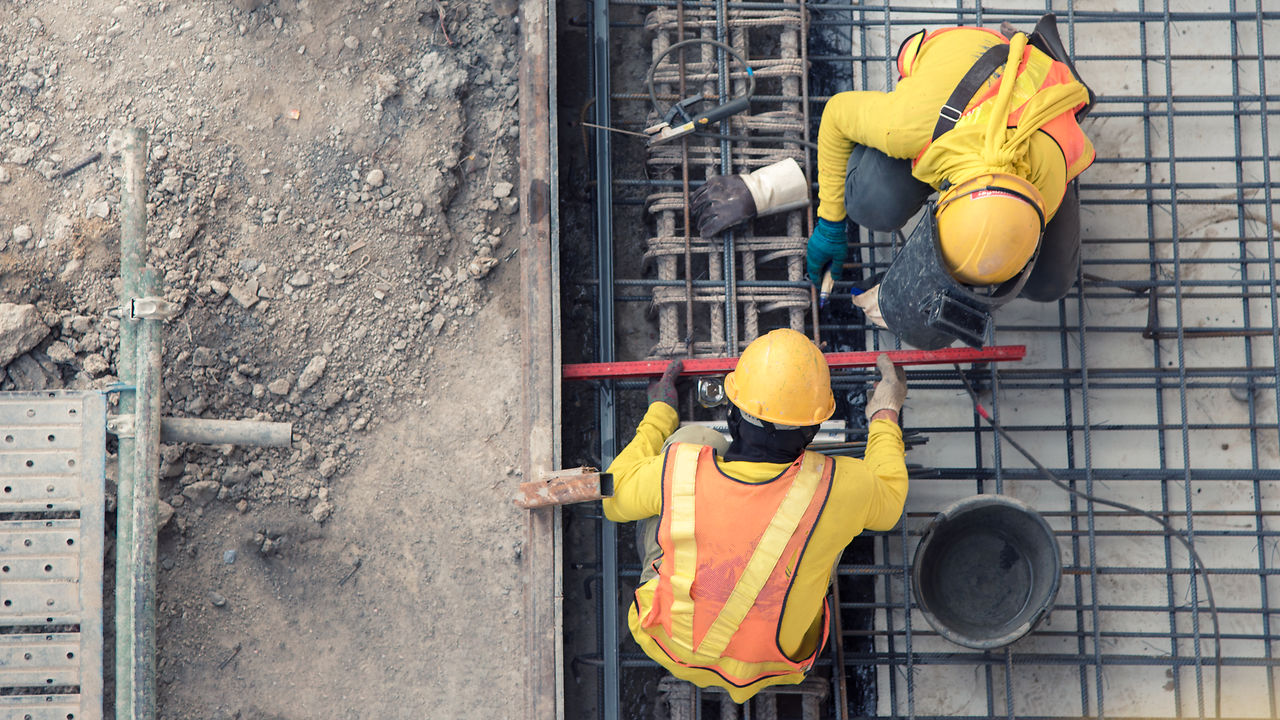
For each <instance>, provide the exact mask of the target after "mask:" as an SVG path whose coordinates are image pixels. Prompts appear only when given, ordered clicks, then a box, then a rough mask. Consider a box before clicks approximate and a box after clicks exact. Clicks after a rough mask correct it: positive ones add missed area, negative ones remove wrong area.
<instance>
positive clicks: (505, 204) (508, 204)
mask: <svg viewBox="0 0 1280 720" xmlns="http://www.w3.org/2000/svg"><path fill="white" fill-rule="evenodd" d="M498 207H499V208H501V210H502V214H503V215H515V214H516V211H517V210H519V209H520V199H519V198H517V197H515V196H514V195H513V196H511V197H504V198H502V199H501V200H499V201H498Z"/></svg>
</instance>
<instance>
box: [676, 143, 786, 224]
mask: <svg viewBox="0 0 1280 720" xmlns="http://www.w3.org/2000/svg"><path fill="white" fill-rule="evenodd" d="M689 202H690V208H691V209H692V210H693V214H694V217H695V218H697V222H698V233H699V234H701V235H702V237H704V238H709V237H713V236H715V235H719V234H720V233H722V232H724V231H725V230H727V229H729V228H731V227H733V226H734V225H737V224H738V223H741V222H744V221H747V220H750V219H751V218H754V217H761V216H764V215H772V214H774V213H780V212H785V211H787V210H795V209H796V208H802V207H805V206H806V205H808V204H809V183H808V182H807V181H806V180H805V179H804V171H802V170H801V169H800V164H799V163H797V162H796V161H795V160H793V159H791V158H787V159H786V160H782V161H779V162H776V163H774V164H772V165H769V166H766V167H762V168H760V169H759V170H756V171H755V172H753V173H751V174H749V175H717V176H716V177H713V178H711V179H710V180H708V181H706V182H705V183H703V185H702V187H700V188H698V189H697V190H695V191H694V192H693V195H692V196H691V197H690V198H689Z"/></svg>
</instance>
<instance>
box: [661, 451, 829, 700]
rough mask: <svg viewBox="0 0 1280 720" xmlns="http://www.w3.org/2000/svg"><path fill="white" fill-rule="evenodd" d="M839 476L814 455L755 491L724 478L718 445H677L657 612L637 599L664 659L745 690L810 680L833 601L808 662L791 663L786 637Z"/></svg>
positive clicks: (671, 454)
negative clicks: (802, 569)
mask: <svg viewBox="0 0 1280 720" xmlns="http://www.w3.org/2000/svg"><path fill="white" fill-rule="evenodd" d="M834 471H835V463H834V462H833V461H832V460H831V459H829V458H826V457H824V456H823V455H821V454H819V453H814V452H805V453H804V455H802V456H801V457H800V458H799V459H798V460H796V462H794V463H792V464H791V466H790V467H789V468H787V470H786V471H785V472H783V473H782V474H781V475H779V476H778V477H776V478H774V479H773V480H770V481H768V482H764V483H746V482H742V481H740V480H735V479H733V478H731V477H729V476H727V475H725V474H724V473H723V472H721V471H720V468H719V466H718V465H717V464H716V459H715V451H714V450H713V449H712V448H710V447H706V446H701V445H692V444H687V443H673V444H672V445H671V447H669V448H668V449H667V452H666V457H665V460H664V466H663V476H662V516H661V520H660V522H659V525H658V544H659V546H660V547H661V548H662V563H661V565H660V566H659V567H658V574H657V576H656V577H654V578H653V579H651V580H649V582H648V583H647V584H648V585H652V586H653V593H652V604H651V605H648V606H646V603H644V602H643V600H642V599H641V598H642V595H641V594H640V593H637V595H636V605H637V607H636V611H637V613H638V617H639V618H640V627H641V629H642V630H643V631H644V632H645V633H647V634H648V635H649V636H650V637H652V638H653V640H654V641H655V643H656V644H657V646H658V648H659V649H660V650H661V652H662V653H665V655H666V658H665V659H664V658H661V657H655V658H654V659H655V660H658V661H659V662H660V663H662V664H663V665H666V666H668V668H670V667H672V666H680V667H684V668H695V669H703V670H708V671H711V672H713V673H715V674H716V675H717V676H719V678H720V679H722V680H723V682H724V683H727V684H729V685H732V686H734V687H739V688H742V687H746V686H748V685H752V684H753V683H757V682H760V681H761V680H765V679H769V680H770V681H769V682H768V683H766V684H767V685H775V684H794V683H798V682H800V681H801V680H803V679H804V676H805V673H807V672H808V671H809V669H810V668H811V667H813V662H814V660H815V659H816V658H817V656H818V653H819V652H820V651H821V650H822V648H823V646H825V645H826V641H827V626H828V621H829V613H830V609H829V608H828V607H827V603H826V600H825V599H824V600H823V606H822V627H823V634H822V640H821V642H820V643H819V644H818V646H817V647H815V648H814V650H813V652H812V653H810V654H809V655H808V657H805V658H803V659H801V660H799V661H796V660H792V659H791V658H789V657H787V655H786V653H784V652H783V651H782V649H781V648H780V647H779V643H778V633H779V629H780V627H781V624H782V614H783V609H784V608H785V607H786V602H787V595H788V592H789V591H790V589H791V579H792V577H793V576H794V575H795V572H796V569H797V568H798V567H799V566H800V561H801V559H802V557H803V555H804V550H805V547H806V546H807V544H808V540H809V536H810V535H811V534H812V533H813V528H814V526H815V525H816V524H817V522H818V516H819V515H821V513H822V508H823V507H824V506H825V504H826V500H827V495H828V494H829V492H830V490H831V478H832V474H833V473H834ZM646 594H647V593H646ZM668 661H669V662H668ZM698 684H702V683H698ZM716 684H719V683H716ZM762 687H763V686H762Z"/></svg>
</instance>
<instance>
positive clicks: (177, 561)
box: [0, 0, 523, 719]
mask: <svg viewBox="0 0 1280 720" xmlns="http://www.w3.org/2000/svg"><path fill="white" fill-rule="evenodd" d="M516 7H517V6H516V2H515V0H494V1H493V2H463V1H461V0H450V1H448V2H445V1H444V0H441V1H439V2H434V1H417V2H415V1H413V0H383V1H380V2H372V1H370V0H364V1H361V0H345V1H343V2H322V1H319V0H310V1H309V0H274V1H273V2H260V0H234V1H232V0H196V1H192V2H152V1H150V0H113V1H112V2H99V1H96V0H74V1H72V0H49V1H43V2H24V1H22V0H17V1H16V2H8V3H4V4H3V5H0V48H3V50H2V51H0V313H5V312H8V313H11V314H13V313H19V312H20V310H18V309H15V308H21V306H24V305H34V307H35V312H34V313H31V312H29V311H28V314H27V315H26V316H23V317H17V316H16V315H15V317H17V319H16V320H14V322H18V323H22V322H26V323H27V324H28V327H27V328H26V330H25V331H24V332H25V334H23V333H18V335H20V336H21V337H18V336H15V337H17V340H16V341H15V342H20V344H21V345H22V346H25V347H19V348H18V349H17V352H18V353H19V354H17V355H16V356H14V357H13V358H6V357H0V364H4V371H3V372H0V388H2V389H5V390H12V389H38V388H59V387H68V388H105V387H107V386H109V385H110V384H111V383H113V382H115V377H114V373H115V359H116V358H115V353H116V351H117V348H118V323H117V322H116V321H115V320H114V319H112V318H111V317H110V316H109V315H108V311H109V310H110V309H111V308H112V307H113V306H114V305H115V304H116V302H117V301H116V296H117V293H118V288H119V279H118V273H119V269H118V268H119V265H118V257H119V219H120V218H119V208H118V203H119V194H118V189H117V188H118V186H117V183H116V180H115V176H114V169H115V168H116V167H117V166H118V160H116V159H115V158H113V157H111V155H110V148H109V144H110V143H109V140H110V136H111V133H112V132H113V131H115V130H118V129H120V128H122V127H126V126H130V125H136V126H140V127H144V128H146V129H147V130H148V132H149V133H150V142H151V145H150V147H151V150H150V163H149V165H148V181H149V183H150V186H151V192H150V196H149V198H148V210H149V213H148V216H149V217H148V222H149V228H148V229H149V240H150V243H151V244H152V247H153V250H152V255H151V265H152V266H154V267H155V268H156V269H157V270H158V272H159V275H160V277H162V278H163V287H164V290H165V295H166V297H167V298H168V299H170V300H172V301H174V302H177V303H179V304H181V305H182V307H183V312H182V314H181V315H179V316H178V317H177V318H176V319H174V320H173V321H171V322H169V323H168V325H167V327H166V331H165V339H164V342H165V352H164V363H165V390H166V393H167V397H166V399H165V402H164V410H165V413H166V414H169V415H178V416H192V417H207V418H255V419H260V420H272V421H288V422H292V423H293V424H294V433H295V438H296V440H295V442H294V446H293V448H292V449H291V450H281V449H274V450H255V449H246V448H234V447H229V446H223V447H196V446H165V448H164V458H163V459H164V465H163V467H162V480H161V488H160V490H161V493H160V495H161V498H162V499H163V501H164V502H165V505H164V506H162V508H161V509H162V516H163V515H167V514H168V510H169V509H172V511H173V512H172V516H171V517H170V518H169V519H168V521H167V524H166V526H165V527H164V528H163V529H162V531H161V547H160V551H161V552H160V558H161V570H160V575H159V613H158V623H159V671H158V672H159V692H160V695H159V707H160V716H161V717H162V718H246V719H247V718H254V719H294V718H299V719H300V718H321V717H323V718H424V717H425V718H462V717H484V718H514V717H518V714H519V710H518V708H519V707H520V706H521V705H520V702H521V698H522V694H521V688H522V675H521V673H522V671H523V651H522V644H521V643H522V625H521V623H522V618H521V613H522V612H523V606H522V600H521V584H520V575H519V573H520V562H521V550H522V548H521V538H522V534H523V517H522V516H521V514H520V513H521V512H522V511H519V510H517V509H515V508H514V507H513V506H512V505H511V502H510V496H511V494H510V491H511V486H512V484H513V482H514V481H515V480H517V479H518V477H517V476H518V473H519V471H518V470H517V469H516V466H517V465H518V463H519V452H520V450H519V448H520V447H521V444H522V441H523V438H521V437H520V436H519V429H518V428H519V422H518V421H516V420H513V416H515V415H517V413H516V409H517V408H518V405H519V403H520V386H519V377H520V365H519V363H520V360H519V322H520V312H521V307H520V305H519V303H518V301H517V299H516V294H517V292H518V289H519V278H518V265H517V264H518V262H519V258H518V257H516V256H515V254H514V248H515V245H516V243H515V233H516V226H517V217H518V216H517V214H516V213H517V210H518V208H517V205H516V202H517V201H516V198H515V196H514V193H513V190H512V184H514V183H515V182H516V180H517V177H518V172H519V168H518V167H517V164H516V151H517V147H518V143H519V129H518V128H517V126H516V125H517V123H516V118H517V107H516V93H517V90H516V66H517V61H518V57H517V52H516V47H517V42H516V40H517V38H518V33H519V28H518V23H517V20H516V17H515V15H514V13H515V10H516ZM93 153H101V154H102V155H101V158H100V159H98V160H97V161H95V162H90V163H89V164H88V165H87V166H85V167H84V168H83V169H80V170H78V171H76V172H74V173H72V174H69V175H65V176H64V175H62V174H61V173H63V172H64V171H67V170H69V169H71V168H73V167H75V166H76V165H78V164H79V163H80V161H81V160H83V159H86V158H90V157H92V155H93ZM4 303H9V304H11V305H4ZM4 319H5V318H3V317H0V329H3V328H5V327H7V326H6V325H5V324H4V322H3V321H4ZM30 338H36V339H35V340H31V339H30ZM11 339H12V338H11ZM2 346H3V343H0V347H2ZM108 475H109V477H108V493H109V505H110V504H111V498H112V497H114V495H113V493H114V478H113V477H111V473H110V472H109V473H108ZM113 549H114V546H113V545H112V544H111V543H110V538H108V555H109V556H110V554H111V553H112V552H113ZM112 572H113V571H112V569H111V567H110V565H109V566H108V574H109V575H110V574H111V573H112ZM109 630H110V628H109ZM108 655H110V653H109V652H108Z"/></svg>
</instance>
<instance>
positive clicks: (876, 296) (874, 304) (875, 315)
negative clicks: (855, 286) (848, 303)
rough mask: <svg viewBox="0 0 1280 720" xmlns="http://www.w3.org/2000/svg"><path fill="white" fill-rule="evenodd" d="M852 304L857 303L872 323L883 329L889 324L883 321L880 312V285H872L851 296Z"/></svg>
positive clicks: (886, 328) (887, 327)
mask: <svg viewBox="0 0 1280 720" xmlns="http://www.w3.org/2000/svg"><path fill="white" fill-rule="evenodd" d="M853 304H854V305H857V306H858V307H859V308H860V309H861V310H862V312H863V313H864V314H865V315H866V316H867V319H868V320H870V321H871V323H872V324H873V325H876V326H877V327H882V328H884V329H885V330H888V329H889V326H888V325H886V324H885V322H884V316H883V315H881V314H880V285H879V284H878V283H877V284H876V285H873V286H872V287H871V289H870V290H867V291H866V292H864V293H860V294H858V295H854V296H853Z"/></svg>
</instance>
